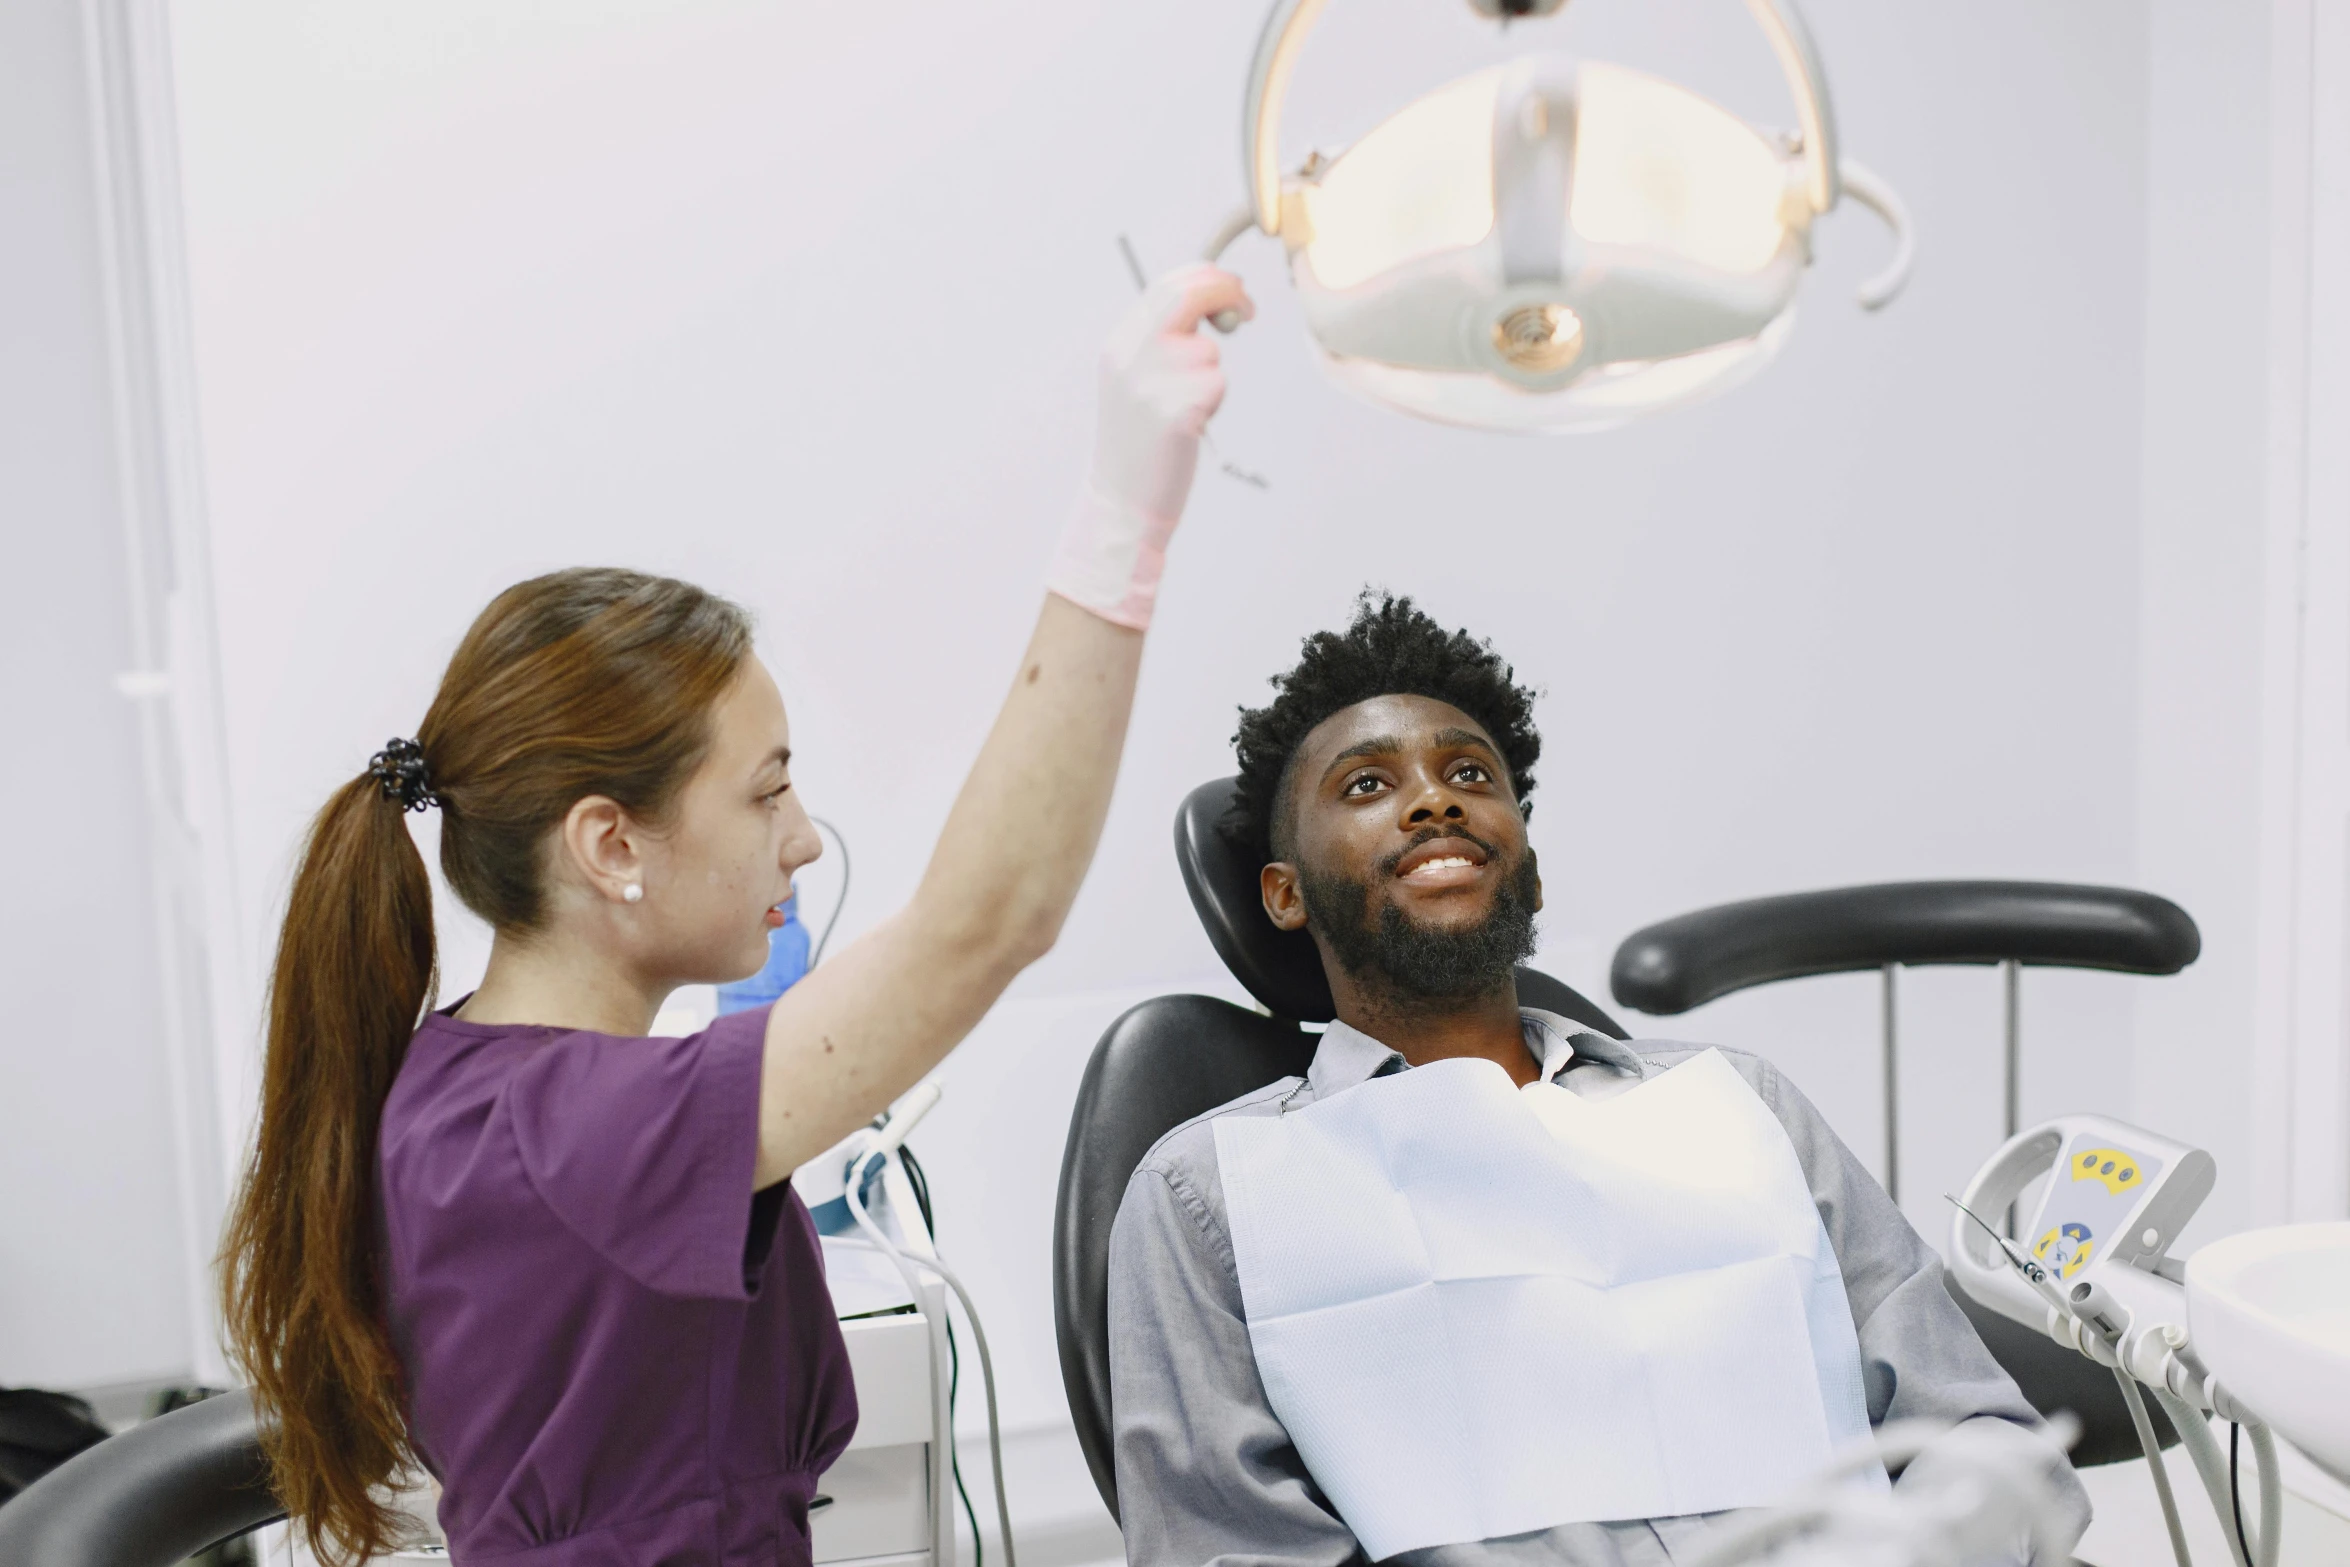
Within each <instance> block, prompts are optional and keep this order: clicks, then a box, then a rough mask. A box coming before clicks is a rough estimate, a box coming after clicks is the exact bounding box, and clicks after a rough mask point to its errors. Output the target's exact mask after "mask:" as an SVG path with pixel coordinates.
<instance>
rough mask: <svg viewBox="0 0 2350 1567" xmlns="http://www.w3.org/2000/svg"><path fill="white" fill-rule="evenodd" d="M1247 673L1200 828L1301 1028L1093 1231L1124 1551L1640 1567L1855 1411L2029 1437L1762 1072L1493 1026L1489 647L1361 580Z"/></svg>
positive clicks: (1517, 773)
mask: <svg viewBox="0 0 2350 1567" xmlns="http://www.w3.org/2000/svg"><path fill="white" fill-rule="evenodd" d="M1273 684H1274V685H1275V687H1276V688H1277V695H1276V696H1275V699H1274V701H1273V702H1272V704H1271V705H1270V706H1268V707H1264V708H1260V709H1256V710H1254V711H1244V712H1243V714H1242V716H1241V722H1240V731H1239V734H1238V735H1237V736H1236V739H1235V744H1236V748H1237V750H1238V753H1239V761H1240V784H1239V795H1238V800H1237V804H1236V807H1235V812H1234V818H1233V820H1231V821H1230V822H1229V823H1227V824H1226V829H1227V830H1228V831H1229V832H1231V833H1233V834H1234V835H1236V837H1237V838H1238V839H1239V841H1241V842H1243V843H1245V844H1247V845H1248V846H1250V848H1251V849H1252V851H1253V852H1254V853H1255V854H1256V856H1257V858H1258V859H1259V860H1260V862H1261V863H1262V864H1263V867H1264V869H1263V873H1262V891H1263V896H1264V907H1265V914H1266V917H1267V918H1268V919H1270V920H1271V921H1272V922H1273V923H1274V924H1275V925H1277V926H1279V927H1281V928H1282V929H1284V930H1299V929H1302V930H1305V931H1306V932H1308V933H1309V934H1310V935H1311V936H1312V937H1313V940H1314V942H1315V945H1316V946H1317V947H1318V948H1319V949H1320V952H1321V957H1322V966H1323V969H1324V971H1325V972H1326V973H1327V974H1328V976H1329V980H1330V989H1331V993H1332V996H1333V998H1334V999H1335V1001H1336V1003H1337V1013H1338V1019H1337V1021H1336V1022H1334V1023H1332V1024H1331V1025H1330V1028H1329V1032H1327V1033H1326V1034H1324V1035H1323V1036H1322V1042H1321V1045H1320V1047H1319V1048H1318V1049H1317V1051H1316V1052H1315V1055H1314V1060H1313V1064H1312V1068H1311V1070H1310V1071H1309V1072H1308V1074H1307V1076H1306V1077H1305V1078H1304V1079H1303V1080H1302V1081H1301V1080H1299V1079H1295V1078H1290V1079H1284V1080H1283V1081H1281V1082H1278V1083H1275V1084H1273V1085H1271V1086H1270V1087H1267V1088H1265V1089H1262V1090H1260V1091H1259V1092H1257V1093H1254V1094H1250V1095H1248V1096H1246V1097H1244V1098H1242V1099H1239V1100H1236V1101H1234V1102H1233V1103H1231V1104H1228V1105H1225V1106H1224V1107H1222V1108H1221V1109H1219V1110H1215V1111H1212V1112H1210V1113H1209V1114H1207V1115H1205V1116H1202V1117H1200V1118H1198V1119H1197V1120H1194V1121H1191V1122H1189V1123H1187V1124H1186V1125H1184V1126H1181V1127H1179V1128H1177V1129H1176V1130H1175V1131H1173V1132H1171V1133H1169V1134H1168V1135H1167V1136H1166V1137H1165V1138H1164V1139H1162V1140H1161V1141H1160V1142H1159V1143H1158V1145H1157V1146H1156V1147H1154V1148H1153V1149H1152V1150H1151V1151H1150V1153H1149V1154H1148V1155H1147V1156H1146V1157H1145V1158H1144V1160H1143V1162H1142V1164H1141V1166H1140V1167H1139V1168H1138V1169H1137V1170H1136V1171H1135V1174H1134V1178H1133V1181H1132V1183H1131V1184H1130V1185H1129V1186H1128V1188H1127V1190H1126V1195H1125V1198H1124V1200H1123V1203H1122V1204H1121V1206H1120V1208H1119V1212H1118V1219H1117V1225H1116V1229H1115V1231H1114V1233H1113V1238H1112V1241H1111V1248H1110V1356H1111V1381H1112V1391H1113V1402H1114V1407H1115V1422H1116V1453H1117V1474H1118V1501H1119V1509H1120V1512H1121V1514H1122V1522H1123V1527H1124V1532H1125V1538H1126V1553H1127V1559H1128V1561H1129V1562H1130V1563H1132V1564H1133V1567H1208V1564H1213V1563H1233V1564H1237V1563H1247V1564H1250V1567H1292V1564H1294V1567H1343V1564H1347V1563H1352V1562H1360V1561H1373V1560H1384V1559H1391V1558H1396V1557H1404V1558H1407V1559H1409V1560H1411V1561H1413V1562H1414V1563H1425V1564H1437V1567H1489V1564H1501V1563H1512V1564H1515V1563H1536V1562H1540V1563H1567V1564H1572V1567H1635V1564H1641V1567H1645V1564H1651V1563H1672V1562H1676V1561H1681V1560H1685V1559H1686V1558H1687V1556H1688V1555H1689V1553H1690V1550H1691V1548H1692V1545H1693V1543H1694V1542H1695V1541H1696V1540H1697V1538H1698V1537H1699V1536H1700V1535H1702V1534H1703V1533H1704V1532H1705V1531H1706V1529H1707V1527H1708V1524H1709V1521H1710V1520H1711V1519H1712V1518H1715V1517H1718V1516H1720V1515H1721V1513H1723V1512H1724V1511H1727V1510H1729V1509H1733V1508H1738V1507H1746V1506H1755V1505H1767V1504H1768V1503H1770V1502H1772V1501H1775V1500H1777V1499H1779V1498H1781V1497H1784V1496H1786V1495H1787V1494H1788V1492H1789V1490H1790V1489H1791V1487H1793V1486H1795V1485H1797V1484H1800V1483H1802V1481H1803V1480H1804V1479H1805V1478H1806V1477H1808V1476H1809V1475H1811V1474H1812V1473H1814V1472H1815V1471H1817V1470H1818V1469H1819V1468H1821V1467H1822V1466H1823V1465H1824V1463H1825V1461H1826V1459H1827V1456H1828V1455H1829V1454H1830V1453H1831V1452H1835V1451H1838V1450H1841V1449H1847V1448H1849V1446H1850V1445H1851V1444H1852V1443H1853V1442H1854V1441H1855V1440H1856V1439H1858V1438H1861V1437H1865V1436H1866V1434H1867V1432H1868V1429H1869V1428H1870V1427H1871V1426H1873V1425H1875V1424H1878V1423H1881V1422H1883V1421H1886V1420H1890V1419H1903V1418H1913V1417H1924V1418H1929V1419H1933V1420H1938V1421H1946V1422H1947V1421H1976V1422H1986V1423H1992V1424H1993V1427H1994V1429H1996V1430H1998V1431H1999V1432H2000V1434H2001V1435H2002V1437H2003V1439H2004V1436H2005V1434H2006V1433H2007V1432H2009V1431H2013V1432H2015V1439H2016V1440H2019V1441H2023V1440H2034V1439H2031V1438H2026V1437H2024V1436H2023V1435H2022V1429H2023V1428H2029V1427H2032V1426H2035V1425H2036V1424H2037V1420H2036V1417H2035V1415H2034V1414H2033V1411H2032V1409H2031V1408H2030V1406H2029V1405H2028V1404H2026V1403H2025V1401H2024V1399H2023V1397H2022V1395H2021V1394H2019V1393H2018V1392H2017V1390H2016V1388H2015V1385H2014V1384H2013V1383H2012V1382H2011V1381H2009V1379H2008V1378H2007V1376H2006V1375H2005V1374H2004V1373H2003V1372H2002V1371H2001V1370H2000V1368H1999V1366H1998V1365H1997V1363H1996V1362H1994V1361H1993V1360H1992V1359H1991V1357H1990V1356H1989V1354H1988V1353H1986V1352H1985V1350H1984V1349H1983V1346H1982V1344H1981V1342H1980V1341H1979V1340H1978V1339H1977V1338H1976V1337H1975V1334H1974V1331H1973V1329H1972V1328H1971V1327H1970V1326H1969V1325H1968V1323H1967V1321H1966V1319H1965V1317H1964V1316H1963V1315H1962V1314H1961V1313H1960V1312H1959V1311H1958V1309H1957V1307H1956V1306H1954V1305H1953V1304H1952V1303H1951V1301H1950V1299H1949V1297H1948V1296H1947V1295H1946V1294H1945V1292H1944V1288H1943V1283H1942V1267H1941V1263H1940V1261H1939V1259H1938V1258H1937V1257H1936V1255H1935V1253H1934V1252H1933V1251H1932V1250H1931V1249H1930V1248H1929V1247H1928V1246H1927V1245H1926V1244H1925V1243H1924V1242H1923V1241H1922V1240H1920V1239H1919V1238H1918V1236H1917V1234H1916V1232H1915V1231H1913V1230H1912V1229H1911V1228H1910V1226H1909V1225H1908V1223H1907V1222H1906V1221H1905V1220H1904V1219H1903V1218H1902V1216H1901V1213H1900V1211H1899V1210H1898V1209H1896V1208H1895V1207H1894V1205H1893V1203H1892V1202H1891V1201H1890V1200H1889V1199H1888V1198H1887V1197H1886V1195H1885V1193H1884V1192H1883V1191H1882V1190H1881V1189H1880V1188H1879V1187H1878V1185H1877V1183H1876V1182H1875V1181H1874V1180H1873V1179H1871V1178H1870V1176H1869V1174H1868V1173H1867V1171H1865V1170H1864V1169H1862V1168H1861V1166H1860V1164H1859V1163H1858V1162H1857V1161H1856V1160H1855V1159H1854V1158H1853V1156H1852V1155H1851V1153H1850V1152H1849V1151H1848V1150H1847V1149H1846V1148H1845V1147H1844V1145H1843V1144H1842V1143H1841V1142H1839V1141H1838V1140H1837V1138H1836V1136H1835V1134H1834V1133H1832V1132H1831V1131H1829V1129H1828V1127H1827V1124H1826V1123H1825V1122H1824V1121H1822V1120H1821V1118H1820V1116H1819V1113H1818V1112H1817V1111H1816V1110H1814V1109H1813V1108H1812V1106H1811V1105H1810V1103H1809V1102H1808V1101H1806V1100H1805V1099H1804V1097H1803V1096H1802V1095H1801V1094H1800V1093H1798V1092H1797V1091H1796V1090H1795V1088H1794V1086H1793V1085H1792V1084H1790V1083H1789V1082H1788V1081H1787V1080H1786V1079H1785V1078H1783V1077H1781V1076H1780V1075H1779V1074H1778V1073H1777V1072H1776V1071H1774V1070H1773V1069H1772V1067H1771V1066H1770V1064H1769V1063H1767V1062H1765V1061H1763V1060H1761V1059H1759V1058H1758V1057H1755V1056H1751V1055H1745V1054H1741V1053H1737V1052H1730V1051H1710V1050H1705V1049H1702V1048H1701V1047H1695V1046H1688V1045H1664V1044H1654V1043H1647V1042H1643V1043H1641V1044H1639V1045H1628V1044H1624V1043H1622V1042H1620V1041H1617V1040H1613V1039H1608V1038H1604V1037H1602V1036H1600V1035H1598V1034H1595V1033H1592V1032H1590V1031H1589V1030H1587V1029H1585V1028H1584V1027H1583V1026H1582V1025H1579V1024H1576V1023H1573V1022H1571V1021H1569V1020H1567V1019H1565V1018H1561V1017H1558V1016H1555V1015H1553V1014H1550V1013H1546V1012H1540V1011H1535V1010H1532V1009H1522V1008H1520V1007H1519V1005H1518V1001H1517V994H1516V989H1515V982H1514V978H1513V973H1514V966H1515V965H1516V964H1517V963H1518V962H1520V961H1522V960H1523V959H1525V958H1527V957H1529V956H1530V955H1531V954H1532V952H1533V950H1534V947H1533V933H1534V915H1535V911H1536V910H1538V909H1539V908H1540V907H1541V906H1542V883H1541V880H1540V877H1539V876H1538V874H1537V871H1536V866H1535V859H1534V854H1533V851H1532V850H1531V848H1529V847H1528V844H1527V840H1526V809H1527V801H1528V797H1529V796H1530V795H1531V794H1532V792H1533V788H1534V776H1533V769H1534V763H1535V760H1536V757H1537V756H1538V754H1539V752H1540V750H1541V740H1540V738H1539V736H1537V734H1536V733H1535V729H1534V724H1533V698H1532V694H1531V693H1530V692H1528V691H1527V690H1525V689H1524V688H1522V687H1520V686H1518V685H1516V684H1515V683H1514V681H1513V672H1512V671H1511V669H1510V668H1509V667H1508V666H1507V665H1506V664H1504V663H1503V662H1502V660H1501V659H1500V658H1499V657H1498V656H1497V655H1496V654H1495V653H1494V652H1493V651H1492V649H1491V648H1490V647H1489V646H1487V645H1485V644H1483V643H1480V642H1478V641H1476V640H1475V639H1473V638H1471V637H1470V636H1469V635H1468V634H1467V633H1465V632H1451V633H1448V632H1446V631H1444V630H1443V629H1442V628H1441V627H1439V626H1438V625H1437V624H1436V623H1435V622H1434V621H1432V620H1430V619H1429V618H1428V617H1427V616H1426V615H1424V614H1422V613H1421V612H1420V611H1418V610H1417V609H1415V608H1414V607H1413V605H1412V603H1411V601H1410V600H1409V599H1402V598H1395V597H1391V596H1375V595H1372V594H1370V593H1366V594H1365V595H1364V596H1363V599H1362V602H1361V604H1360V606H1359V608H1358V611H1357V613H1356V616H1355V619H1354V623H1353V624H1352V625H1351V626H1349V627H1348V628H1347V629H1346V630H1345V631H1344V632H1342V633H1329V632H1324V633H1320V634H1317V635H1315V636H1313V637H1310V638H1308V639H1307V641H1306V643H1305V648H1304V656H1303V658H1302V659H1301V660H1300V662H1299V663H1298V665H1297V667H1296V668H1295V669H1293V670H1291V671H1290V672H1289V673H1288V674H1286V675H1283V676H1279V677H1277V678H1276V679H1275V680H1274V682H1273ZM2049 1467H2050V1469H2051V1470H2062V1461H2061V1459H2058V1458H2052V1459H2051V1460H2050V1464H2049ZM1928 1468H1929V1466H1928V1465H1927V1464H1926V1463H1924V1462H1921V1463H1920V1464H1918V1465H1913V1466H1912V1468H1911V1470H1910V1472H1909V1474H1908V1475H1906V1476H1905V1477H1904V1479H1903V1481H1902V1484H1903V1485H1904V1486H1907V1485H1910V1484H1913V1483H1920V1482H1921V1481H1922V1480H1923V1479H1924V1478H1925V1471H1926V1470H1927V1469H1928ZM1859 1483H1862V1484H1873V1485H1875V1486H1877V1487H1880V1488H1881V1487H1882V1485H1883V1484H1884V1479H1883V1475H1882V1473H1881V1471H1873V1472H1871V1473H1870V1474H1868V1475H1866V1476H1864V1478H1863V1480H1862V1481H1861V1482H1859ZM2057 1483H2058V1484H2059V1485H2061V1486H2062V1487H2064V1488H2065V1493H2066V1494H2067V1496H2068V1497H2069V1499H2070V1501H2071V1502H2072V1504H2073V1508H2074V1511H2075V1512H2076V1513H2077V1518H2078V1522H2079V1523H2080V1524H2082V1525H2085V1524H2086V1522H2087V1519H2088V1505H2087V1499H2086V1497H2085V1496H2083V1495H2082V1493H2081V1492H2080V1489H2079V1486H2078V1483H2077V1482H2075V1481H2074V1480H2073V1479H2072V1478H2071V1475H2070V1472H2069V1470H2062V1474H2061V1478H2060V1479H2059V1480H2058V1482H2057ZM2019 1550H2020V1542H2019Z"/></svg>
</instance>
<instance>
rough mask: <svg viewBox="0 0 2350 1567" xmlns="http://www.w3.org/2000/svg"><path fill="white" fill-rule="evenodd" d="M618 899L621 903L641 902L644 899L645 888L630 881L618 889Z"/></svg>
mask: <svg viewBox="0 0 2350 1567" xmlns="http://www.w3.org/2000/svg"><path fill="white" fill-rule="evenodd" d="M620 901H621V902H623V903H642V902H644V901H645V889H644V888H643V887H641V886H639V885H638V884H637V883H635V882H633V881H632V882H630V883H629V884H628V885H627V886H625V887H623V888H621V889H620Z"/></svg>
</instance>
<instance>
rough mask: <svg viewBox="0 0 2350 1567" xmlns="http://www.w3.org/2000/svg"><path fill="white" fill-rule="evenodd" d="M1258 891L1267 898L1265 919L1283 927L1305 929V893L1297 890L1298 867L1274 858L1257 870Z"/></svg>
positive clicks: (1285, 928) (1283, 928)
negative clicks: (1271, 862)
mask: <svg viewBox="0 0 2350 1567" xmlns="http://www.w3.org/2000/svg"><path fill="white" fill-rule="evenodd" d="M1257 892H1258V895H1259V896H1261V897H1262V898H1263V899H1264V900H1265V918H1267V919H1269V920H1271V921H1272V922H1273V923H1274V924H1275V925H1276V926H1278V927H1279V928H1281V929H1282V930H1303V929H1305V928H1306V900H1305V895H1304V894H1303V893H1301V892H1299V891H1298V887H1297V867H1296V866H1294V865H1290V864H1286V863H1284V862H1281V861H1275V862H1274V863H1273V864H1271V865H1268V866H1266V867H1265V868H1264V869H1263V870H1261V871H1259V872H1257Z"/></svg>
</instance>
